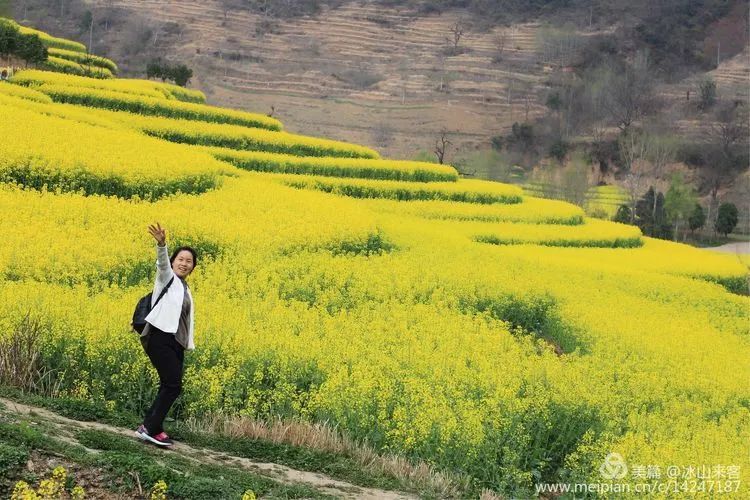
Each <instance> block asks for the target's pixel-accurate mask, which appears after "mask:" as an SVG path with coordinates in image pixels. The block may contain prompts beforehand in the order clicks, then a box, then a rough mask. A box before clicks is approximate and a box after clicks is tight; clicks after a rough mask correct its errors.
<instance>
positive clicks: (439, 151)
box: [434, 129, 453, 165]
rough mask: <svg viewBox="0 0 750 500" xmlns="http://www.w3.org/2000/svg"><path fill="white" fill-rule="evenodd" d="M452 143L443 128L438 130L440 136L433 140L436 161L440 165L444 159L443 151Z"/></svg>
mask: <svg viewBox="0 0 750 500" xmlns="http://www.w3.org/2000/svg"><path fill="white" fill-rule="evenodd" d="M452 144H453V143H452V142H451V141H450V140H448V131H447V130H445V129H442V130H441V131H440V137H439V138H438V139H437V140H436V141H435V151H434V153H435V156H437V160H438V163H440V164H441V165H442V164H443V162H444V160H445V153H446V151H447V150H448V146H450V145H452Z"/></svg>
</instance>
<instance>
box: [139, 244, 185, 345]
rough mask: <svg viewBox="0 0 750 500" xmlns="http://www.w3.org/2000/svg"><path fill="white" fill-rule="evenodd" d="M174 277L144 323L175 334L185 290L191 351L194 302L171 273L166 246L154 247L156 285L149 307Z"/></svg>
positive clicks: (176, 277)
mask: <svg viewBox="0 0 750 500" xmlns="http://www.w3.org/2000/svg"><path fill="white" fill-rule="evenodd" d="M173 276H174V281H173V282H172V284H171V285H170V286H169V289H168V290H167V293H165V294H164V297H162V298H161V300H160V301H159V303H158V304H156V307H154V308H153V309H152V310H151V312H150V313H148V316H146V321H148V322H149V323H151V324H152V325H154V326H155V327H156V328H158V329H159V330H161V331H163V332H169V333H176V332H177V326H178V325H179V323H180V314H182V301H183V300H184V299H185V290H187V293H188V297H190V327H189V329H188V345H187V349H188V350H190V351H192V350H193V349H195V345H194V344H193V321H194V320H193V317H194V314H193V311H194V310H195V302H194V301H193V295H192V294H191V293H190V289H189V288H187V287H184V286H183V285H182V282H181V281H180V278H179V277H178V276H177V275H176V274H175V273H174V271H172V265H171V263H170V262H169V253H168V252H167V246H166V245H164V246H163V247H160V246H159V245H158V244H157V245H156V283H155V284H154V292H153V293H152V294H151V306H152V307H153V305H154V302H156V299H157V298H159V294H160V293H161V291H162V290H163V289H164V287H165V286H167V283H169V280H170V279H172V277H173Z"/></svg>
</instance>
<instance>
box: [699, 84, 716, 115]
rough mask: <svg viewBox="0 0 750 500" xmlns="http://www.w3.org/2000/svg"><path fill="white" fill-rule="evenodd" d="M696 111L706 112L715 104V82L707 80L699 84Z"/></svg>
mask: <svg viewBox="0 0 750 500" xmlns="http://www.w3.org/2000/svg"><path fill="white" fill-rule="evenodd" d="M698 95H699V98H700V101H698V109H700V110H701V111H706V110H707V109H709V108H710V107H712V106H713V105H714V104H716V82H715V81H713V80H712V79H710V78H708V79H706V80H704V81H702V82H701V84H700V90H699V94H698Z"/></svg>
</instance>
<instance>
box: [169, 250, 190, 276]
mask: <svg viewBox="0 0 750 500" xmlns="http://www.w3.org/2000/svg"><path fill="white" fill-rule="evenodd" d="M194 266H195V264H194V263H193V254H192V253H190V252H188V251H187V250H182V251H181V252H180V253H178V254H177V257H175V258H174V262H172V271H174V273H175V274H176V275H177V277H178V278H181V279H185V278H186V277H187V276H188V275H189V274H190V273H191V272H193V267H194Z"/></svg>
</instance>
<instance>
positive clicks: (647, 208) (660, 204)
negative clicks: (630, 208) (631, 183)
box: [635, 186, 672, 239]
mask: <svg viewBox="0 0 750 500" xmlns="http://www.w3.org/2000/svg"><path fill="white" fill-rule="evenodd" d="M635 223H636V225H637V226H638V227H639V228H641V231H643V234H645V235H646V236H652V237H654V238H665V239H669V238H671V237H672V227H671V225H670V223H669V220H668V218H667V212H666V209H665V207H664V194H663V193H661V192H657V191H655V190H654V188H653V186H652V187H649V188H648V191H646V194H644V195H643V197H642V198H641V199H640V200H638V201H637V202H636V205H635Z"/></svg>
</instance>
